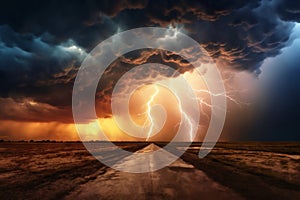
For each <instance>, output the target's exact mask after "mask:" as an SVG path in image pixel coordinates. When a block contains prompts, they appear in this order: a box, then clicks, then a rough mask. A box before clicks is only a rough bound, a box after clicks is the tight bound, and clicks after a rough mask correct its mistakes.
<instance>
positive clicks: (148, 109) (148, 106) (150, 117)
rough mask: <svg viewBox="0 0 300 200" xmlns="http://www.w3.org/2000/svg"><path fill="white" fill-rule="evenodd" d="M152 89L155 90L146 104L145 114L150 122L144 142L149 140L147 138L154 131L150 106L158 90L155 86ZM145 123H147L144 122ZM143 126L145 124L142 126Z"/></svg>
mask: <svg viewBox="0 0 300 200" xmlns="http://www.w3.org/2000/svg"><path fill="white" fill-rule="evenodd" d="M154 89H155V92H154V93H153V94H152V96H151V97H150V99H149V101H148V102H147V104H146V105H147V111H146V114H147V117H148V120H149V122H150V128H149V131H148V134H147V138H146V141H148V140H149V138H150V137H151V134H152V132H153V129H154V125H155V124H154V119H153V118H152V116H151V105H152V103H153V101H154V99H155V97H156V96H157V95H158V93H159V89H158V87H157V85H154ZM146 122H147V121H146ZM146 122H145V123H146ZM144 126H145V124H144Z"/></svg>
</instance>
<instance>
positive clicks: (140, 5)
mask: <svg viewBox="0 0 300 200" xmlns="http://www.w3.org/2000/svg"><path fill="white" fill-rule="evenodd" d="M298 23H300V2H299V1H293V0H251V1H248V0H247V1H246V0H220V1H196V0H190V1H183V0H181V1H178V0H175V1H174V0H172V1H171V0H166V1H156V0H149V1H148V0H141V1H137V0H126V1H125V0H124V1H122V0H116V1H109V0H107V1H106V0H102V1H92V0H86V1H84V0H82V1H72V2H66V1H55V0H53V1H45V2H41V1H33V0H29V1H16V0H11V1H7V2H5V3H2V5H1V7H0V106H1V110H0V139H29V138H34V139H47V138H50V139H63V140H72V139H76V136H74V133H73V134H72V135H73V136H69V135H68V134H69V133H67V132H68V131H69V132H70V131H73V132H75V130H73V129H72V128H70V124H72V123H73V118H72V107H71V104H72V88H73V84H74V80H75V77H76V73H77V70H78V69H79V67H80V65H81V62H82V61H83V60H84V59H85V58H86V56H87V55H88V53H89V52H90V51H91V50H92V49H93V48H94V47H95V46H96V45H97V44H99V43H100V42H101V41H103V40H104V39H106V38H108V37H110V36H112V35H113V34H116V33H118V32H121V31H125V30H129V29H132V28H138V27H165V28H176V29H178V30H180V31H182V32H183V33H185V34H187V35H189V36H190V37H192V38H193V39H195V40H196V41H197V42H199V44H200V45H201V46H202V47H203V48H204V49H205V50H206V51H207V52H208V54H209V55H210V56H211V57H212V58H213V59H214V60H215V62H216V64H217V65H218V67H219V68H221V70H222V69H223V71H224V73H225V72H226V71H230V72H231V73H232V74H235V76H239V74H247V76H250V77H252V78H251V80H250V81H248V82H246V83H245V82H244V86H243V87H244V89H245V90H247V89H248V87H250V86H251V87H252V85H255V86H253V87H254V89H253V87H252V90H254V92H253V91H252V92H253V93H254V94H253V93H251V94H252V96H251V95H249V94H248V96H250V97H249V99H251V101H250V100H249V102H250V104H251V105H248V103H247V104H246V105H242V107H243V108H239V109H237V110H234V111H232V112H233V113H234V114H233V115H234V116H233V117H231V118H230V119H229V120H228V122H227V123H226V125H225V133H224V134H225V135H224V136H223V135H222V136H223V137H224V139H228V138H229V139H231V140H291V141H293V140H299V139H300V128H299V126H298V124H299V123H298V120H299V119H300V114H299V112H300V104H299V102H300V88H299V87H300V79H299V76H300V66H299V63H300V56H299V52H300V40H299V39H300V26H299V25H298ZM153 61H155V62H159V63H163V64H169V65H172V67H173V68H174V69H177V70H178V71H179V72H180V73H185V72H187V71H189V70H190V68H189V66H187V63H186V61H184V60H183V59H182V58H179V57H178V56H177V55H173V54H172V53H170V52H160V51H157V50H144V51H137V52H133V53H131V54H127V55H124V56H123V57H121V58H119V59H117V60H116V61H115V62H114V63H112V64H111V66H110V69H109V70H108V72H107V73H106V77H104V78H103V79H104V80H103V82H104V83H106V84H104V85H103V86H101V87H100V86H99V88H98V91H97V95H96V97H97V98H96V101H97V102H98V106H99V107H100V108H102V109H103V110H105V112H104V113H102V115H101V116H100V117H104V118H105V117H109V116H110V115H111V110H110V108H108V105H109V103H110V95H111V91H112V88H113V86H114V84H115V80H116V79H118V78H119V77H121V76H122V74H123V73H124V72H125V71H126V70H129V69H130V68H132V67H133V66H135V65H138V64H143V63H146V62H153ZM166 76H168V75H166ZM238 78H239V77H237V79H238ZM242 79H243V77H242ZM230 81H231V80H230V79H229V83H228V85H229V86H231V85H234V84H233V83H232V84H231V83H230ZM235 85H236V84H235ZM233 87H234V86H233ZM239 89H241V88H239ZM242 89H243V88H242ZM235 93H236V92H235ZM247 102H248V99H247ZM247 106H248V107H247ZM241 115H242V116H244V118H243V119H241V120H239V119H238V118H239V117H238V116H241ZM241 124H242V125H241ZM22 127H23V128H22ZM47 127H48V128H47ZM64 127H65V128H64ZM235 127H237V128H235ZM226 130H227V132H226ZM36 132H39V133H36ZM226 134H227V135H226ZM228 134H229V135H230V134H232V135H231V136H228Z"/></svg>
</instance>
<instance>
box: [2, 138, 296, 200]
mask: <svg viewBox="0 0 300 200" xmlns="http://www.w3.org/2000/svg"><path fill="white" fill-rule="evenodd" d="M116 145H118V146H119V147H121V148H123V149H125V150H127V151H131V152H145V151H149V149H150V150H151V149H155V148H159V147H162V146H164V145H165V144H164V143H116ZM200 145H201V143H193V144H192V145H191V146H190V147H189V148H188V149H187V150H186V152H185V153H184V154H183V155H182V156H181V158H180V159H178V160H177V161H175V162H174V163H172V164H171V165H170V166H167V167H165V168H163V169H160V170H158V171H155V172H151V173H144V174H132V173H125V172H119V171H116V170H114V169H111V168H109V167H107V166H105V165H103V164H102V163H100V162H99V161H98V160H96V159H95V158H94V157H93V156H92V155H91V154H90V153H89V152H88V151H87V150H86V149H85V147H84V146H83V144H82V143H37V142H35V143H27V142H19V143H17V142H2V143H0V197H1V199H183V198H185V199H300V143H297V142H243V143H242V142H239V143H218V144H217V145H216V146H215V148H214V149H213V150H212V151H211V152H210V154H209V155H208V156H206V157H205V158H202V159H200V158H198V155H197V154H198V152H199V147H200ZM180 147H181V145H180V143H178V148H180ZM103 151H108V152H107V153H108V154H110V155H111V156H112V157H116V158H117V155H114V152H113V150H107V149H106V150H103ZM117 160H121V161H123V163H122V164H123V165H126V158H117ZM145 162H148V164H149V165H152V164H153V162H154V161H151V160H149V161H145ZM116 164H117V163H116Z"/></svg>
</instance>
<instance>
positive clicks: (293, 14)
mask: <svg viewBox="0 0 300 200" xmlns="http://www.w3.org/2000/svg"><path fill="white" fill-rule="evenodd" d="M276 3H277V5H276V9H277V10H276V11H277V12H278V14H279V16H280V18H281V19H283V20H285V21H296V22H300V1H295V0H284V1H277V2H276Z"/></svg>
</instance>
